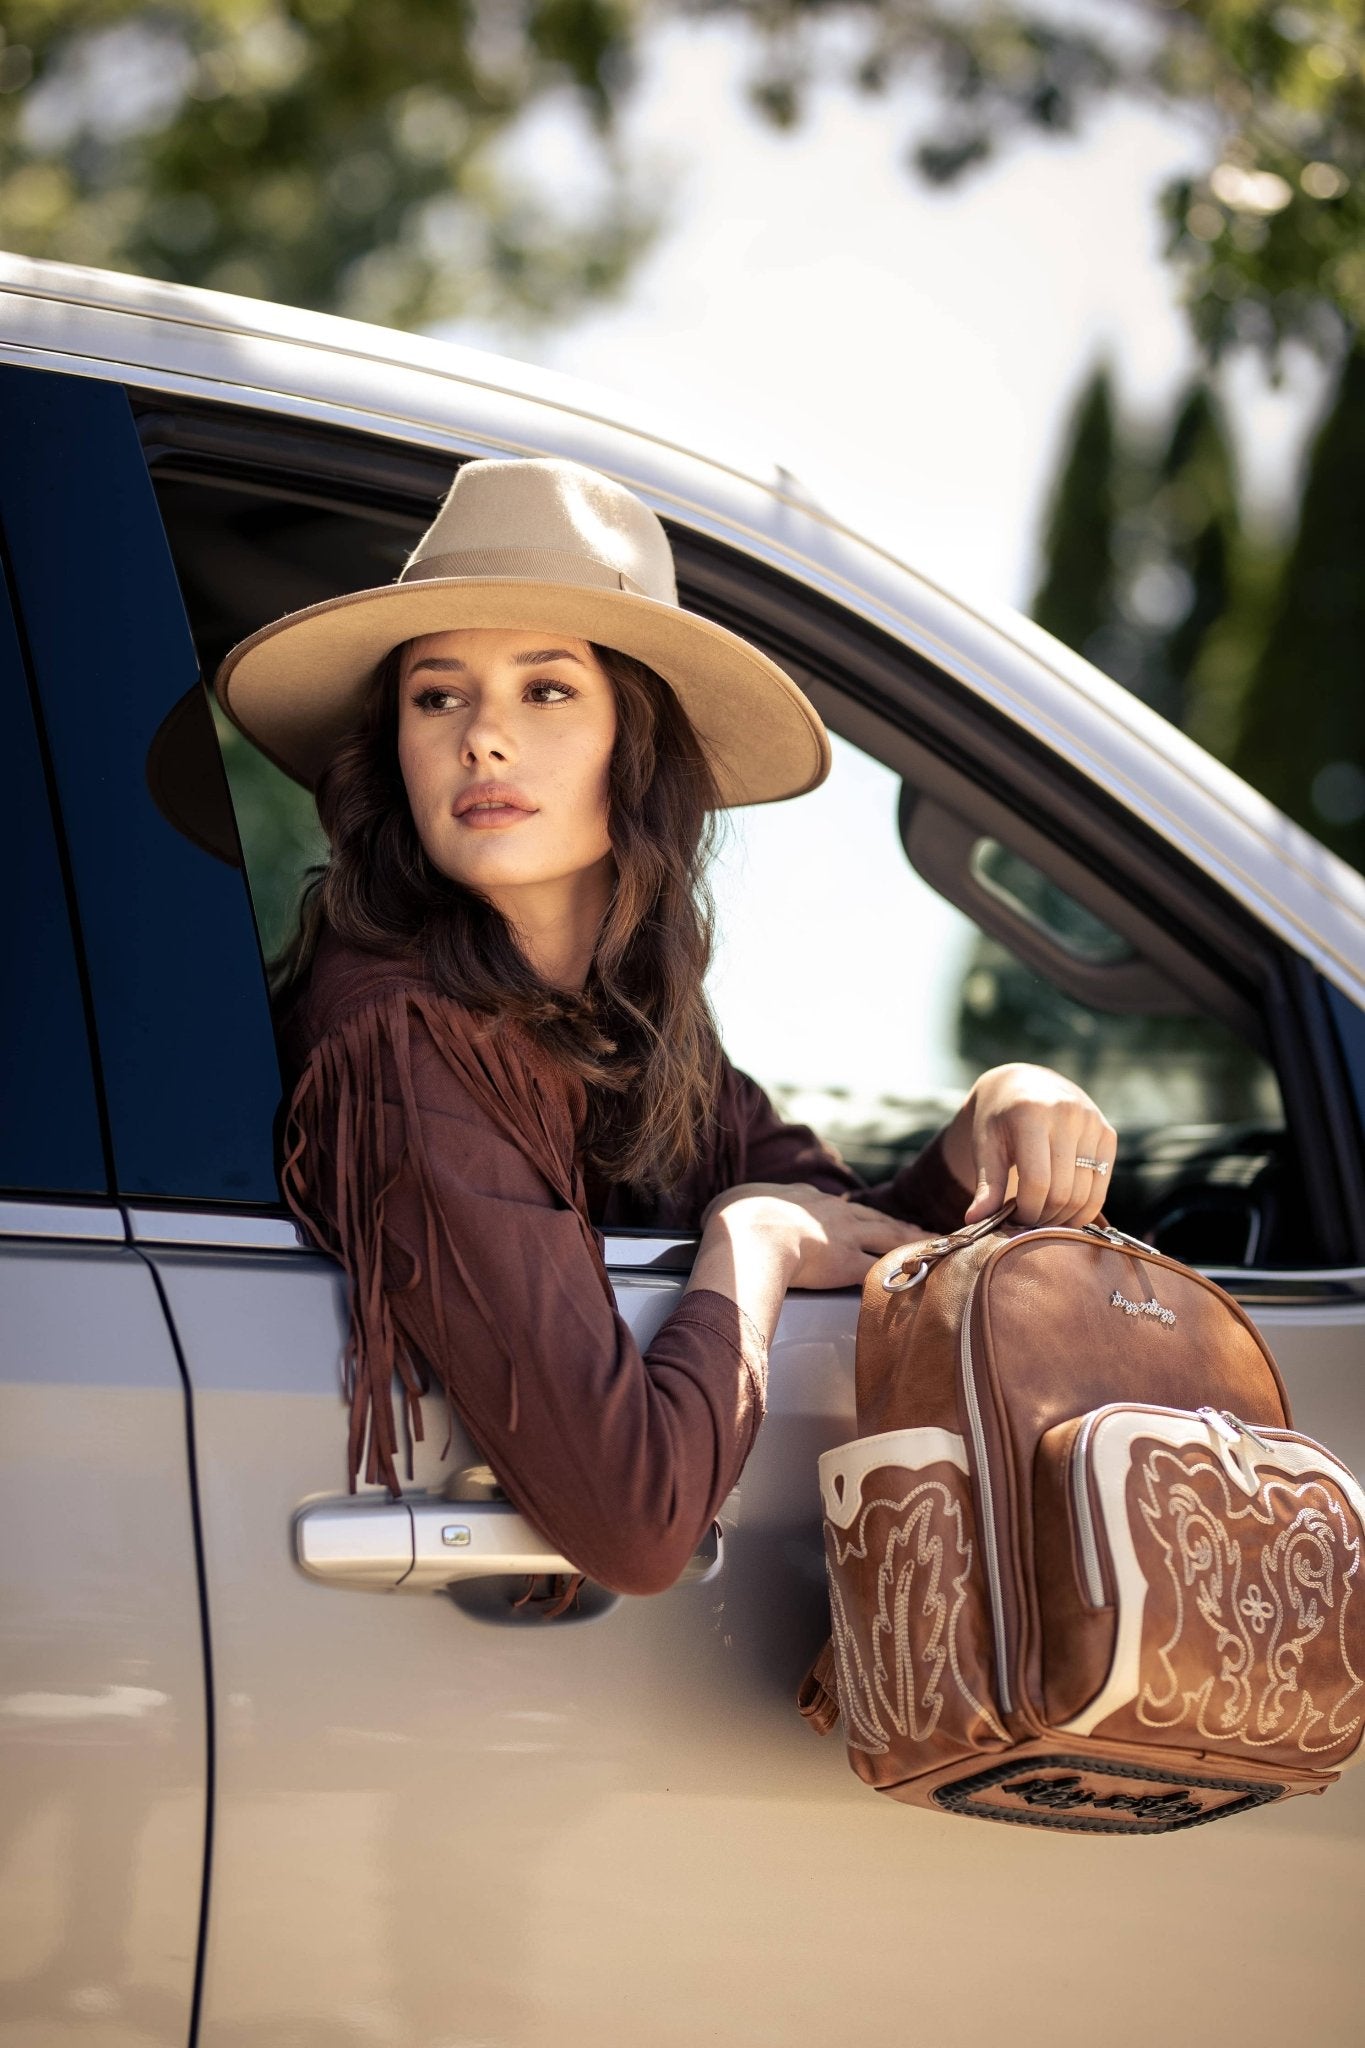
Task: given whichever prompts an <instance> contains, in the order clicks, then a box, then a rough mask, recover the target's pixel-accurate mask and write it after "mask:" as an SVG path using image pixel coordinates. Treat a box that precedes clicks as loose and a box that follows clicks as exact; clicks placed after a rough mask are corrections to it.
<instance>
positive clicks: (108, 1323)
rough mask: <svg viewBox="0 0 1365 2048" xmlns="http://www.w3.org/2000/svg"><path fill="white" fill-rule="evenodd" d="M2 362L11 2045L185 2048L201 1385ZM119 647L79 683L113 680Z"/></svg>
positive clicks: (3, 1503)
mask: <svg viewBox="0 0 1365 2048" xmlns="http://www.w3.org/2000/svg"><path fill="white" fill-rule="evenodd" d="M0 379H3V380H4V381H3V386H0V406H2V407H3V410H4V416H5V419H6V431H5V433H4V435H3V436H0V532H2V534H3V550H0V552H3V555H4V565H3V567H0V868H2V869H3V873H4V876H5V887H4V894H3V903H4V909H3V913H2V914H3V923H4V944H3V948H2V949H0V962H2V963H3V964H2V965H0V986H2V988H3V996H2V998H0V1467H3V1470H2V1472H0V1558H3V1560H4V1594H3V1600H2V1601H0V1670H2V1671H3V1679H2V1680H0V1812H2V1813H3V1817H4V1825H3V1833H2V1835H0V2041H4V2042H7V2043H8V2042H14V2043H15V2044H22V2048H45V2044H48V2043H57V2042H66V2041H70V2040H74V2039H77V2038H79V2039H81V2040H85V2041H89V2042H91V2043H92V2044H99V2048H123V2044H126V2043H128V2042H131V2041H138V2042H146V2043H148V2044H149V2048H150V2044H153V2043H154V2044H156V2048H184V2044H185V2043H186V2042H188V2041H189V2039H190V2037H191V2032H192V2012H193V2000H194V1988H195V1977H196V1961H197V1955H198V1945H199V1932H200V1903H201V1896H202V1879H203V1872H204V1853H205V1842H206V1827H207V1819H208V1801H207V1789H208V1767H209V1755H208V1741H207V1698H206V1690H205V1682H204V1638H203V1631H202V1614H201V1607H200V1583H199V1573H198V1559H197V1542H196V1528H195V1517H194V1498H193V1486H192V1474H191V1467H190V1457H189V1434H188V1426H187V1425H188V1415H187V1408H186V1389H185V1385H184V1381H183V1377H182V1373H181V1370H180V1364H179V1360H178V1358H177V1355H176V1351H175V1346H174V1343H173V1340H172V1336H171V1332H170V1329H169V1326H168V1324H167V1320H166V1315H165V1311H164V1308H163V1305H162V1301H161V1297H160V1292H159V1289H158V1286H157V1281H156V1276H155V1274H154V1272H153V1271H152V1268H151V1266H150V1264H149V1263H148V1261H147V1260H146V1259H145V1258H143V1257H142V1255H141V1254H140V1253H139V1252H138V1251H137V1250H136V1249H135V1248H134V1247H133V1246H132V1245H130V1244H129V1243H128V1241H127V1233H126V1229H125V1224H124V1219H123V1216H122V1214H121V1212H120V1210H119V1208H118V1206H117V1204H116V1203H115V1202H114V1200H113V1199H112V1197H111V1190H110V1180H109V1173H108V1159H107V1151H106V1145H105V1142H104V1103H103V1099H102V1096H101V1092H100V1088H99V1078H98V1075H97V1072H96V1069H95V1066H94V1063H93V1061H92V1058H91V1047H90V1040H89V1036H88V1031H87V1008H86V1002H87V996H88V993H89V983H88V981H87V979H86V973H85V961H84V959H83V957H82V955H81V952H80V949H79V947H78V945H77V943H76V936H75V933H74V932H73V927H72V922H71V918H70V915H69V900H68V893H67V886H66V880H67V877H66V875H65V874H64V865H63V861H64V848H63V846H62V844H61V841H60V839H59V837H58V835H57V833H56V831H55V830H54V824H53V816H52V810H51V806H50V803H49V775H50V776H51V778H52V782H53V784H54V785H55V786H56V787H58V788H61V789H63V790H65V791H70V789H71V787H72V784H71V782H70V780H69V778H68V772H67V771H68V768H69V766H70V763H69V760H68V759H67V758H66V755H65V752H64V749H62V748H61V747H59V748H58V749H56V750H55V751H54V752H52V753H48V752H47V750H46V748H45V744H44V736H43V730H42V721H41V719H39V718H35V706H34V701H33V698H32V695H31V690H32V685H33V683H34V682H35V680H36V679H37V678H38V676H39V675H40V674H41V673H42V672H43V671H44V669H45V666H46V663H47V660H48V656H49V653H50V646H49V643H48V641H47V636H46V634H45V631H44V626H43V621H42V618H41V616H40V613H39V611H35V612H34V613H31V614H30V613H29V612H28V611H27V610H26V611H25V612H24V614H23V616H22V617H21V618H16V615H15V611H14V608H13V604H12V599H11V588H12V586H13V584H14V583H15V581H16V579H17V578H22V577H24V575H25V568H26V562H25V557H26V554H27V551H28V544H29V541H30V539H31V538H32V530H31V525H30V522H31V521H32V520H35V519H37V520H38V522H39V523H40V514H39V512H38V508H36V507H35V505H34V502H33V499H32V497H31V496H30V494H29V489H28V485H27V484H26V482H25V475H24V472H25V469H26V464H25V461H24V459H23V454H22V443H23V441H24V438H25V434H26V432H27V431H28V430H31V429H32V430H36V432H37V435H38V445H39V447H41V441H42V435H43V425H42V418H41V409H39V410H37V411H29V410H28V404H29V400H30V398H31V396H32V394H33V392H34V389H35V385H34V380H31V379H27V380H20V381H19V383H18V384H17V385H16V384H14V383H11V382H10V381H9V373H8V372H0ZM89 453H90V459H91V462H92V464H93V465H94V466H95V467H96V468H97V467H98V464H99V451H98V449H96V448H91V450H90V451H89ZM41 473H42V471H41V464H40V465H39V468H38V471H37V474H38V475H40V476H41ZM32 474H33V472H29V475H30V480H31V477H32ZM67 568H68V570H69V569H70V568H71V565H70V564H68V565H67ZM76 580H79V579H78V578H77V579H76ZM70 601H71V599H70V593H68V598H67V602H68V604H69V603H70ZM108 652H109V649H108V647H107V644H104V643H101V644H98V645H97V644H94V643H92V644H90V645H89V646H88V648H87V661H86V664H85V667H84V670H83V687H84V688H87V689H89V690H91V691H97V690H100V689H106V688H107V689H110V690H111V691H112V690H115V689H116V688H117V682H116V678H115V677H114V676H113V675H111V673H110V671H109V669H108V667H106V666H104V665H103V663H104V657H105V656H107V654H108ZM67 737H68V741H70V740H71V739H74V741H75V744H76V745H77V746H78V747H79V746H80V745H82V744H83V738H82V735H81V732H80V730H79V721H76V722H75V729H74V731H73V732H71V733H69V734H68V736H67Z"/></svg>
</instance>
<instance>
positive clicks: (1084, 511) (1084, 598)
mask: <svg viewBox="0 0 1365 2048" xmlns="http://www.w3.org/2000/svg"><path fill="white" fill-rule="evenodd" d="M1066 451H1067V452H1066V455H1065V458H1064V460H1063V462H1062V466H1061V469H1060V471H1059V473H1058V476H1057V481H1056V483H1055V485H1054V487H1053V491H1052V497H1051V500H1050V503H1049V506H1048V512H1047V517H1046V523H1045V526H1044V533H1043V572H1042V575H1041V577H1040V579H1039V583H1038V588H1037V592H1036V594H1035V596H1034V599H1033V605H1032V611H1033V616H1034V618H1035V619H1036V620H1037V621H1038V623H1039V625H1040V626H1045V627H1046V628H1047V630H1048V632H1049V633H1055V634H1056V636H1057V638H1058V639H1059V640H1063V641H1065V642H1066V644H1067V646H1068V647H1074V648H1076V649H1077V650H1078V651H1079V652H1081V653H1084V654H1087V655H1088V656H1089V657H1090V659H1091V660H1098V659H1100V653H1101V651H1102V650H1101V649H1100V648H1099V647H1097V645H1096V643H1097V640H1099V639H1100V637H1101V636H1103V635H1104V634H1105V632H1106V631H1107V630H1109V629H1110V628H1111V625H1112V620H1113V614H1114V596H1113V588H1114V579H1113V548H1114V519H1115V478H1114V469H1115V461H1116V453H1117V451H1116V447H1115V432H1114V402H1113V392H1112V386H1111V380H1110V374H1109V368H1108V365H1107V364H1105V363H1101V364H1100V365H1099V366H1098V368H1097V369H1096V370H1095V371H1094V372H1093V373H1092V375H1091V377H1090V379H1089V381H1088V383H1087V384H1086V386H1085V388H1084V390H1083V391H1082V393H1081V395H1080V398H1079V400H1078V402H1077V404H1076V408H1075V410H1074V412H1073V414H1072V416H1071V421H1070V424H1069V428H1068V433H1067V439H1066Z"/></svg>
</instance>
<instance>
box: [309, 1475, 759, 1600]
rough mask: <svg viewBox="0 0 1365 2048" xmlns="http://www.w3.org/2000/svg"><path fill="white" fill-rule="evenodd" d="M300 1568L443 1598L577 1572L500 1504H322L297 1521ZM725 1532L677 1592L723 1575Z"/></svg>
mask: <svg viewBox="0 0 1365 2048" xmlns="http://www.w3.org/2000/svg"><path fill="white" fill-rule="evenodd" d="M294 1548H295V1554H296V1556H297V1557H298V1561H299V1563H300V1565H301V1566H302V1567H303V1569H304V1571H306V1572H308V1573H309V1574H310V1576H311V1577H313V1578H315V1579H324V1580H326V1581H327V1583H328V1584H330V1585H333V1586H363V1587H370V1588H372V1589H379V1590H383V1589H385V1588H388V1589H390V1590H392V1589H394V1588H396V1587H399V1586H401V1587H402V1589H403V1591H404V1592H405V1593H406V1592H424V1591H439V1590H440V1589H441V1588H442V1587H443V1586H453V1585H457V1584H459V1583H460V1582H462V1581H465V1580H468V1579H488V1578H502V1577H519V1576H521V1575H522V1574H525V1573H528V1572H533V1573H540V1572H554V1573H563V1572H575V1571H577V1569H578V1567H577V1565H574V1564H571V1563H570V1562H569V1560H568V1558H567V1557H561V1556H560V1554H559V1552H558V1551H555V1550H551V1549H550V1548H549V1546H548V1545H547V1544H546V1541H545V1538H544V1537H543V1536H541V1535H540V1534H539V1533H538V1532H537V1531H536V1530H535V1529H533V1528H532V1527H531V1524H530V1523H529V1522H528V1521H526V1520H525V1519H524V1518H523V1517H522V1516H521V1515H519V1514H518V1513H517V1511H516V1509H515V1508H512V1507H507V1506H505V1505H504V1504H503V1503H502V1502H500V1501H473V1500H462V1501H442V1500H424V1499H422V1498H420V1497H413V1498H411V1499H406V1500H384V1501H368V1500H346V1501H319V1502H318V1503H317V1504H316V1505H315V1506H313V1507H307V1508H302V1509H300V1511H299V1513H298V1514H297V1515H296V1516H295V1518H294ZM723 1559H724V1549H723V1543H722V1538H721V1531H720V1525H719V1523H717V1522H713V1523H712V1524H711V1527H710V1529H709V1530H708V1531H707V1533H706V1535H705V1537H704V1538H703V1539H702V1542H701V1544H700V1545H699V1546H698V1548H697V1550H696V1551H695V1552H694V1553H693V1555H692V1556H691V1557H690V1558H689V1559H688V1561H687V1564H686V1565H685V1566H684V1568H683V1571H682V1573H681V1576H680V1577H679V1579H678V1580H677V1583H678V1585H680V1586H685V1585H700V1584H702V1583H703V1582H704V1581H706V1580H707V1579H712V1578H714V1577H715V1576H716V1574H717V1572H718V1571H719V1570H720V1568H721V1565H722V1562H723Z"/></svg>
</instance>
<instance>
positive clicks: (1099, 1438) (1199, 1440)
mask: <svg viewBox="0 0 1365 2048" xmlns="http://www.w3.org/2000/svg"><path fill="white" fill-rule="evenodd" d="M1263 1434H1264V1435H1265V1436H1266V1438H1267V1440H1268V1441H1269V1442H1270V1443H1271V1444H1273V1446H1274V1455H1273V1457H1267V1456H1265V1455H1264V1454H1262V1455H1261V1456H1260V1457H1258V1458H1257V1461H1256V1462H1257V1465H1258V1466H1272V1467H1274V1468H1275V1469H1277V1470H1279V1471H1281V1472H1288V1473H1291V1474H1293V1475H1294V1476H1296V1477H1297V1475H1298V1474H1299V1473H1301V1472H1326V1473H1328V1474H1330V1476H1331V1477H1332V1478H1333V1479H1334V1480H1335V1481H1336V1482H1337V1484H1338V1485H1339V1486H1340V1487H1341V1489H1342V1491H1343V1493H1345V1494H1346V1496H1347V1498H1348V1499H1349V1500H1350V1502H1351V1505H1352V1506H1353V1507H1354V1508H1355V1510H1356V1513H1357V1514H1358V1515H1359V1516H1360V1517H1361V1520H1362V1521H1365V1492H1362V1490H1361V1487H1360V1484H1359V1481H1358V1480H1357V1479H1356V1478H1355V1476H1354V1474H1353V1473H1351V1472H1349V1471H1348V1470H1347V1469H1346V1467H1345V1466H1344V1465H1343V1464H1341V1462H1340V1461H1339V1460H1338V1459H1336V1458H1334V1457H1333V1456H1332V1454H1331V1452H1330V1451H1327V1450H1324V1449H1323V1447H1322V1445H1321V1444H1314V1443H1312V1442H1311V1440H1305V1441H1302V1442H1298V1443H1295V1442H1293V1441H1288V1440H1286V1439H1285V1438H1284V1437H1282V1436H1281V1435H1280V1434H1279V1433H1278V1432H1275V1431H1269V1430H1267V1431H1264V1432H1263ZM1138 1437H1154V1438H1155V1439H1156V1441H1157V1442H1158V1443H1163V1444H1170V1445H1171V1446H1172V1448H1173V1449H1175V1450H1180V1449H1183V1447H1184V1446H1185V1445H1186V1444H1198V1445H1199V1446H1200V1448H1201V1449H1203V1450H1208V1449H1210V1448H1213V1449H1214V1450H1217V1451H1218V1452H1219V1453H1220V1456H1221V1453H1222V1446H1221V1445H1219V1444H1218V1443H1217V1442H1216V1441H1215V1442H1213V1443H1212V1445H1211V1443H1210V1431H1209V1429H1208V1427H1207V1426H1206V1425H1205V1424H1204V1423H1202V1422H1200V1421H1199V1420H1198V1418H1197V1417H1196V1416H1193V1415H1183V1414H1180V1413H1177V1412H1174V1411H1169V1412H1167V1413H1165V1414H1163V1413H1162V1412H1161V1410H1160V1409H1157V1408H1146V1409H1132V1408H1125V1409H1121V1410H1119V1411H1118V1412H1117V1413H1116V1414H1113V1415H1107V1416H1105V1417H1104V1418H1103V1420H1102V1421H1100V1422H1099V1423H1097V1424H1096V1426H1095V1434H1094V1437H1093V1440H1092V1443H1091V1450H1090V1459H1091V1469H1092V1471H1093V1473H1094V1477H1095V1494H1096V1497H1097V1498H1098V1500H1099V1503H1100V1513H1101V1515H1102V1517H1103V1521H1104V1533H1105V1536H1106V1538H1107V1540H1108V1543H1109V1557H1110V1562H1111V1563H1112V1565H1113V1569H1114V1584H1115V1590H1116V1593H1117V1599H1118V1632H1117V1635H1116V1637H1115V1641H1114V1661H1113V1663H1112V1664H1111V1665H1110V1667H1109V1676H1108V1678H1107V1679H1106V1680H1105V1682H1104V1684H1103V1686H1102V1687H1101V1688H1100V1690H1099V1692H1098V1693H1097V1694H1096V1695H1095V1698H1094V1699H1093V1700H1092V1701H1091V1702H1090V1705H1089V1706H1088V1707H1085V1708H1083V1709H1082V1711H1081V1712H1080V1713H1079V1714H1077V1715H1076V1717H1075V1719H1074V1720H1072V1721H1063V1722H1060V1723H1059V1724H1058V1732H1059V1734H1063V1735H1089V1734H1090V1733H1091V1732H1092V1731H1093V1730H1094V1729H1095V1728H1097V1727H1098V1726H1099V1724H1100V1722H1101V1721H1103V1720H1104V1719H1105V1718H1106V1716H1107V1715H1109V1714H1112V1713H1113V1712H1114V1711H1115V1709H1116V1708H1118V1707H1123V1706H1127V1705H1128V1704H1129V1702H1130V1701H1132V1700H1134V1699H1136V1697H1137V1691H1138V1676H1139V1668H1140V1665H1141V1658H1142V1616H1143V1608H1144V1605H1145V1603H1146V1599H1147V1577H1146V1574H1145V1573H1144V1571H1143V1569H1142V1567H1141V1565H1140V1564H1139V1563H1138V1556H1137V1551H1136V1549H1135V1548H1134V1545H1133V1534H1132V1530H1131V1529H1130V1528H1129V1525H1128V1512H1127V1504H1126V1492H1127V1485H1128V1469H1129V1466H1130V1464H1131V1462H1132V1447H1133V1444H1134V1442H1135V1440H1136V1439H1137V1438H1138ZM1233 1469H1235V1468H1231V1467H1230V1468H1229V1470H1233ZM1359 1755H1360V1751H1359V1750H1357V1752H1356V1757H1353V1758H1348V1759H1346V1760H1345V1762H1344V1763H1343V1764H1337V1765H1333V1766H1332V1767H1331V1768H1333V1769H1337V1770H1340V1769H1343V1768H1345V1764H1346V1763H1350V1762H1354V1761H1356V1760H1357V1758H1358V1757H1359Z"/></svg>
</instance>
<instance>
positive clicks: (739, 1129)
mask: <svg viewBox="0 0 1365 2048" xmlns="http://www.w3.org/2000/svg"><path fill="white" fill-rule="evenodd" d="M727 1078H728V1080H729V1084H730V1085H729V1088H728V1091H727V1092H728V1104H727V1111H726V1114H727V1118H728V1121H729V1123H730V1126H731V1131H732V1139H738V1141H739V1142H738V1144H736V1145H735V1148H734V1156H735V1159H736V1162H737V1166H738V1171H737V1176H736V1177H737V1178H738V1179H743V1180H770V1181H808V1182H809V1183H810V1185H811V1186H812V1187H817V1188H822V1189H824V1190H825V1192H826V1193H828V1194H846V1195H848V1196H849V1198H850V1199H851V1200H853V1201H857V1202H861V1203H863V1204H864V1205H865V1206H866V1207H867V1208H870V1209H880V1210H882V1211H883V1213H884V1214H886V1215H888V1216H896V1217H899V1218H900V1219H901V1220H902V1221H904V1222H908V1223H918V1224H921V1225H922V1226H924V1227H925V1228H926V1229H929V1230H945V1231H946V1230H956V1229H957V1227H958V1225H959V1224H960V1223H961V1221H962V1218H963V1215H964V1214H965V1212H966V1210H967V1209H968V1207H969V1206H970V1204H971V1200H972V1193H973V1190H972V1189H970V1188H965V1187H963V1186H962V1184H961V1182H960V1181H959V1180H957V1179H956V1177H955V1176H954V1175H953V1174H952V1173H951V1172H950V1170H949V1167H948V1163H947V1161H946V1159H945V1158H944V1156H943V1135H944V1134H943V1132H942V1131H941V1130H940V1131H937V1132H935V1134H934V1136H933V1137H932V1138H931V1139H930V1140H929V1143H928V1144H927V1145H926V1146H924V1148H923V1149H922V1150H921V1151H920V1152H917V1153H916V1155H915V1157H914V1158H913V1159H911V1160H909V1161H908V1162H907V1163H906V1164H905V1165H904V1166H902V1167H900V1168H899V1169H898V1170H897V1172H896V1173H895V1174H894V1175H893V1176H892V1178H891V1179H890V1180H885V1181H878V1182H877V1183H876V1184H875V1186H871V1187H869V1186H866V1185H864V1183H863V1182H862V1181H861V1180H859V1178H858V1176H857V1174H856V1173H854V1172H853V1171H852V1169H851V1168H849V1167H847V1166H846V1165H845V1164H844V1162H843V1160H842V1159H841V1158H840V1157H839V1154H838V1153H837V1152H836V1151H835V1150H834V1148H833V1146H832V1145H828V1144H826V1143H825V1141H824V1139H822V1138H820V1137H817V1135H816V1133H815V1132H814V1131H813V1130H812V1129H811V1128H810V1126H809V1125H808V1124H796V1123H787V1122H785V1121H784V1120H783V1118H782V1117H780V1116H779V1115H778V1113H777V1110H776V1109H775V1108H774V1106H773V1103H772V1100H771V1098H770V1097H769V1096H768V1095H767V1094H766V1093H765V1092H764V1090H763V1089H762V1088H760V1087H759V1085H758V1083H757V1081H755V1080H753V1079H752V1077H751V1076H750V1075H748V1074H744V1073H741V1072H740V1071H739V1070H738V1069H737V1068H730V1069H729V1074H728V1077H727Z"/></svg>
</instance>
